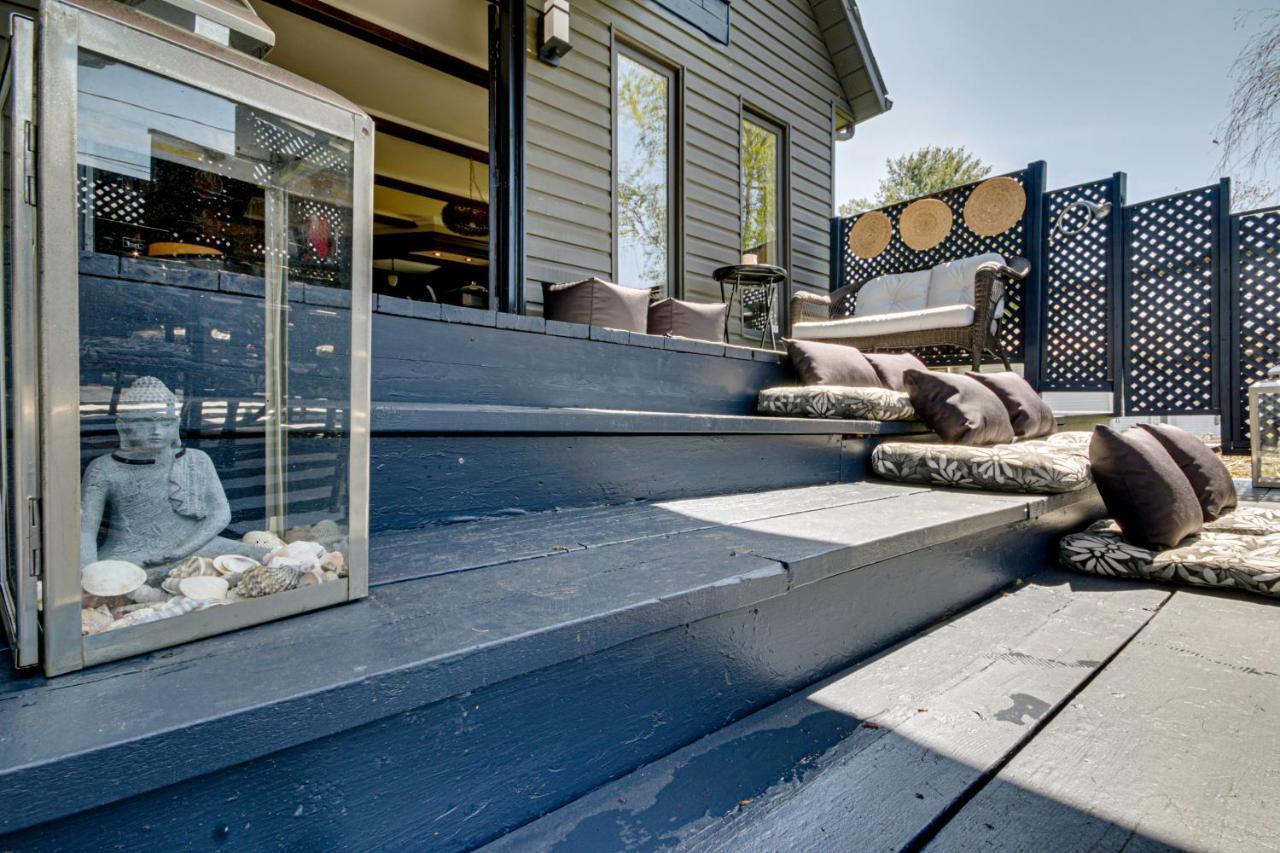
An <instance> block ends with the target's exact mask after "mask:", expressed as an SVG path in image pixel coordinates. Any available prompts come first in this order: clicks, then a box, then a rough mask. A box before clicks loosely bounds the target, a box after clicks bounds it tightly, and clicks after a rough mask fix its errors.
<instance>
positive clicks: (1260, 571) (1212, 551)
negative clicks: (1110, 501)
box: [1058, 507, 1280, 597]
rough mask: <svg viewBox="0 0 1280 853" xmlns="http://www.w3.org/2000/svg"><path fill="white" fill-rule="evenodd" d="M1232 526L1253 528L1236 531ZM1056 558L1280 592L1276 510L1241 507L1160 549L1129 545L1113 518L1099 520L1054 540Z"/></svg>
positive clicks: (1098, 570) (1180, 580)
mask: <svg viewBox="0 0 1280 853" xmlns="http://www.w3.org/2000/svg"><path fill="white" fill-rule="evenodd" d="M1233 516H1240V517H1239V518H1233ZM1215 525H1217V527H1216V528H1215ZM1232 528H1235V529H1240V530H1250V531H1253V532H1252V533H1239V532H1234V530H1233V529H1232ZM1058 562H1059V564H1061V565H1062V566H1063V567H1064V568H1068V569H1073V570H1075V571H1078V572H1086V573H1088V574H1094V575H1103V576H1105V577H1117V578H1138V579H1142V580H1157V581H1165V582H1167V583H1177V584H1186V585H1188V586H1211V587H1225V588H1228V589H1239V590H1244V591H1246V592H1255V593H1259V594H1261V595H1267V596H1272V597H1280V512H1277V511H1276V510H1273V509H1266V508H1261V507H1259V508H1246V507H1241V508H1240V509H1238V510H1236V512H1233V513H1228V514H1227V515H1225V516H1223V517H1222V518H1220V519H1218V520H1217V521H1215V522H1211V523H1210V524H1206V525H1205V526H1204V529H1203V530H1201V532H1200V533H1199V534H1197V535H1195V536H1191V537H1189V538H1187V539H1185V540H1183V541H1182V542H1181V543H1179V545H1178V546H1177V547H1176V548H1170V549H1168V550H1165V551H1149V550H1147V549H1146V548H1139V547H1138V546H1136V545H1130V544H1129V543H1128V542H1126V541H1125V540H1124V538H1123V537H1122V536H1121V535H1120V529H1119V528H1118V527H1117V526H1116V525H1115V523H1114V522H1112V521H1099V522H1098V523H1097V524H1094V525H1092V526H1091V527H1089V528H1088V529H1087V530H1085V531H1084V532H1083V533H1073V534H1071V535H1070V536H1066V537H1064V538H1063V540H1062V542H1061V543H1060V544H1059V546H1058Z"/></svg>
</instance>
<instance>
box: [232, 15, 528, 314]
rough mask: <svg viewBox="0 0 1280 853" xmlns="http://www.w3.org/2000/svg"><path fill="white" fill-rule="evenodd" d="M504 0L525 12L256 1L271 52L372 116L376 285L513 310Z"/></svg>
mask: <svg viewBox="0 0 1280 853" xmlns="http://www.w3.org/2000/svg"><path fill="white" fill-rule="evenodd" d="M513 7H515V8H516V9H517V11H518V12H521V13H522V11H523V9H522V7H523V3H521V2H519V0H514V2H508V0H494V2H490V0H432V2H430V3H422V2H420V0H328V2H321V0H260V2H257V3H255V8H256V9H257V11H258V13H259V14H260V15H261V16H262V18H263V19H264V20H265V21H266V22H267V24H268V25H269V26H271V28H272V29H273V30H274V31H275V35H276V46H275V48H274V50H272V51H271V53H270V54H269V55H268V57H267V60H268V61H269V62H271V63H273V64H276V65H279V66H281V67H282V68H286V69H288V70H289V71H292V72H294V73H296V74H298V75H300V76H303V77H306V78H308V79H311V80H314V81H316V82H317V83H320V84H321V85H323V86H326V87H328V88H330V89H332V90H334V91H335V92H338V93H339V94H341V95H343V96H345V97H347V98H349V99H350V100H352V101H354V102H355V103H357V104H359V105H360V106H361V107H363V108H364V109H365V110H366V111H367V112H368V113H369V114H370V115H371V116H372V117H373V119H374V122H375V127H376V135H375V142H374V168H375V177H374V238H373V258H374V261H373V290H374V293H375V294H385V295H388V296H397V297H401V298H405V299H411V300H417V301H426V302H439V303H442V304H448V305H462V306H467V307H472V308H500V309H502V310H510V311H518V310H519V297H518V294H517V293H516V291H515V290H514V289H513V288H511V287H510V286H509V285H508V282H511V281H512V280H513V274H514V273H516V272H517V270H515V269H512V268H511V267H512V266H513V265H515V266H518V265H519V259H518V257H515V255H514V253H511V252H509V251H508V248H509V247H510V246H511V245H512V244H513V242H514V243H515V244H516V245H518V240H515V241H513V240H511V239H510V238H507V237H505V236H504V231H505V230H506V229H508V228H510V227H511V222H510V221H509V220H508V219H507V218H505V216H504V214H505V213H507V212H509V211H510V210H511V209H513V207H516V206H518V202H517V203H513V202H511V201H510V200H509V199H507V198H506V194H507V193H509V192H510V191H511V185H510V183H509V182H507V181H499V180H496V179H495V176H497V175H500V174H503V170H501V169H500V168H499V169H492V168H491V167H492V165H493V160H494V156H493V151H494V149H495V147H496V148H497V149H498V158H499V159H498V162H499V163H501V158H502V157H503V156H504V155H505V154H506V153H508V152H509V151H510V150H511V149H510V148H509V147H508V144H507V140H509V139H510V138H511V136H512V133H511V129H510V128H509V127H508V126H507V125H508V122H509V117H510V116H512V115H513V114H514V113H513V111H511V110H509V109H503V108H502V107H503V104H502V103H499V101H505V100H506V99H508V98H509V97H511V87H510V86H509V84H506V83H504V80H505V79H510V78H509V76H508V75H509V74H510V69H509V68H506V67H504V65H509V63H510V61H511V60H510V58H509V57H508V56H506V55H505V53H504V51H505V49H506V48H507V47H508V46H511V45H513V44H516V43H518V42H517V41H516V40H515V39H513V38H511V29H512V28H513V27H514V26H520V27H521V30H522V27H523V16H522V14H518V15H514V16H513V15H512V13H511V10H512V8H513ZM513 18H515V19H517V20H513ZM521 61H522V58H521ZM495 140H497V141H498V142H499V144H498V145H496V146H495V144H494V143H495ZM510 173H511V170H507V171H506V174H510ZM495 196H497V197H498V198H497V200H496V203H495ZM513 258H514V260H513ZM514 280H519V278H518V277H516V278H514Z"/></svg>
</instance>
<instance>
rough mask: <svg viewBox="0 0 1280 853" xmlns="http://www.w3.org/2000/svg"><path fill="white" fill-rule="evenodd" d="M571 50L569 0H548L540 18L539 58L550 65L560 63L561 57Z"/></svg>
mask: <svg viewBox="0 0 1280 853" xmlns="http://www.w3.org/2000/svg"><path fill="white" fill-rule="evenodd" d="M571 50H573V45H572V44H570V43H569V0H546V2H545V3H543V6H542V15H541V16H540V17H539V18H538V58H539V59H541V60H542V61H543V62H545V63H547V64H548V65H559V64H560V58H561V57H563V56H564V55H565V54H566V53H568V52H569V51H571Z"/></svg>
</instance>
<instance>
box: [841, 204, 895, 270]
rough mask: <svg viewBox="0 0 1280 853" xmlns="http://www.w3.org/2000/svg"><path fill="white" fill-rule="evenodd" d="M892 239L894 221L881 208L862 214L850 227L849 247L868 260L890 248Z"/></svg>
mask: <svg viewBox="0 0 1280 853" xmlns="http://www.w3.org/2000/svg"><path fill="white" fill-rule="evenodd" d="M892 239H893V222H892V220H890V219H889V217H888V216H886V215H885V214H884V213H883V212H881V211H879V210H873V211H871V212H870V213H864V214H862V215H861V216H859V217H858V221H857V222H855V223H853V227H852V228H850V229H849V248H850V249H852V250H853V253H854V254H855V255H857V256H858V257H860V258H863V259H867V260H869V259H871V258H874V257H875V256H876V255H878V254H880V253H881V252H883V251H884V250H885V249H887V248H889V241H890V240H892Z"/></svg>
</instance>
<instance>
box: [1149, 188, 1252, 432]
mask: <svg viewBox="0 0 1280 853" xmlns="http://www.w3.org/2000/svg"><path fill="white" fill-rule="evenodd" d="M1225 203H1227V200H1226V199H1224V198H1222V188H1221V186H1220V185H1216V184H1215V185H1213V186H1208V187H1203V188H1201V189H1197V190H1190V191H1188V192H1185V193H1179V194H1177V195H1173V196H1168V197H1167V198H1160V199H1155V200H1153V201H1148V202H1143V203H1141V204H1135V205H1131V206H1130V207H1128V208H1126V209H1125V223H1126V227H1125V231H1126V237H1127V240H1126V246H1125V251H1126V253H1125V267H1126V274H1127V281H1126V283H1125V295H1124V311H1125V318H1124V319H1125V353H1124V354H1125V358H1124V370H1125V390H1124V396H1125V413H1126V414H1128V415H1174V414H1208V413H1213V412H1215V411H1217V410H1218V401H1217V400H1216V399H1215V393H1214V392H1215V390H1216V385H1215V382H1214V374H1213V372H1214V368H1215V363H1214V342H1215V338H1214V333H1215V331H1216V329H1217V316H1216V315H1217V297H1218V265H1219V264H1221V263H1224V262H1225V259H1224V258H1222V257H1219V255H1220V254H1221V252H1220V250H1219V248H1218V244H1219V242H1220V241H1219V240H1218V236H1217V235H1218V225H1217V223H1218V216H1219V210H1220V208H1219V205H1221V204H1225Z"/></svg>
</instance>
